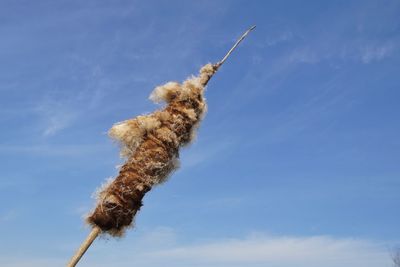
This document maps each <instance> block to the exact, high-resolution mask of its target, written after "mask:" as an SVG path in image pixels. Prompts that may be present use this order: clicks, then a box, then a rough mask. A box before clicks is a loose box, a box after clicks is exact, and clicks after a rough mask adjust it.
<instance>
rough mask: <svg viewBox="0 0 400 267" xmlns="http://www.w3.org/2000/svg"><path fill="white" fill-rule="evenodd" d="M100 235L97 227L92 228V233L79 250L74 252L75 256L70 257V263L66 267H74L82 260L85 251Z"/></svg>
mask: <svg viewBox="0 0 400 267" xmlns="http://www.w3.org/2000/svg"><path fill="white" fill-rule="evenodd" d="M100 233H101V229H100V228H99V227H96V226H95V227H93V229H92V231H91V232H90V233H89V235H88V236H87V238H86V240H85V241H83V243H82V244H81V246H80V247H79V249H78V250H77V251H76V253H75V255H74V256H72V258H71V260H70V262H69V263H68V265H67V267H75V265H76V264H77V263H78V262H79V260H80V259H81V258H82V256H83V254H85V252H86V250H87V249H88V248H89V247H90V245H91V244H92V243H93V241H94V240H95V239H96V237H97V236H98V235H99V234H100Z"/></svg>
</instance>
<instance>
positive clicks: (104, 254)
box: [0, 227, 391, 267]
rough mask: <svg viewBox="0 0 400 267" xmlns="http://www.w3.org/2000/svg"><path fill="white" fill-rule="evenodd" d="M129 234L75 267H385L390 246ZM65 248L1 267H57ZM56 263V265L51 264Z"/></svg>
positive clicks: (167, 231) (100, 246)
mask: <svg viewBox="0 0 400 267" xmlns="http://www.w3.org/2000/svg"><path fill="white" fill-rule="evenodd" d="M136 231H139V233H136V234H135V233H131V234H128V236H127V237H126V238H124V239H122V240H119V241H117V242H115V241H113V240H106V241H104V240H102V239H99V240H97V241H96V242H95V243H94V244H93V246H92V247H91V248H90V249H89V251H88V253H87V254H86V255H85V257H84V258H83V259H82V261H81V262H80V263H79V266H80V267H84V266H97V267H102V266H104V267H105V266H118V267H127V266H142V267H158V266H159V267H161V266H174V267H187V266H198V267H200V266H202V267H203V266H207V267H225V266H234V267H239V266H240V267H242V266H246V267H260V266H268V267H293V266H296V267H321V266H323V267H347V266H349V267H350V266H351V267H389V266H391V258H390V251H389V250H388V249H387V248H388V246H387V245H385V244H383V243H377V242H373V241H369V240H362V239H354V238H336V237H330V236H305V237H296V236H268V235H264V234H262V233H253V234H252V235H249V236H247V237H245V238H234V239H217V240H215V239H214V240H207V241H204V240H205V239H204V237H198V240H202V241H201V242H200V243H196V244H189V245H188V244H183V243H182V242H179V240H180V238H179V236H178V235H177V234H176V231H175V230H174V229H172V228H169V227H156V228H155V229H153V230H150V231H145V232H140V230H138V229H136ZM69 250H71V248H69V249H66V248H65V246H64V247H63V249H62V251H63V256H62V258H59V259H54V258H51V257H49V258H48V259H46V258H42V259H39V258H33V259H32V260H29V259H27V258H18V257H16V258H15V259H14V260H11V259H7V260H6V259H4V258H3V259H2V260H0V265H1V266H6V267H11V266H13V267H23V266H31V267H32V266H33V267H35V266H42V267H46V266H61V265H62V264H63V263H65V262H66V261H67V260H68V258H69V257H70V256H71V255H70V254H71V253H72V252H71V251H69ZM54 263H57V264H54Z"/></svg>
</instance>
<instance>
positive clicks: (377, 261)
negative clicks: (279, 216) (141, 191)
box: [150, 236, 389, 267]
mask: <svg viewBox="0 0 400 267" xmlns="http://www.w3.org/2000/svg"><path fill="white" fill-rule="evenodd" d="M150 255H152V257H155V258H159V259H162V260H164V261H171V262H181V264H182V265H183V263H186V264H188V265H192V264H195V265H196V264H197V265H198V264H199V263H201V264H205V265H207V266H226V265H230V266H244V265H245V266H282V267H283V266H294V265H295V266H307V267H313V266H315V267H317V266H318V267H319V266H325V267H336V266H337V267H339V266H353V267H356V266H360V267H361V266H362V267H367V266H368V267H369V266H370V267H373V266H376V267H378V266H379V267H383V266H388V264H389V260H388V253H387V251H386V250H385V248H383V247H381V246H380V245H379V244H375V243H373V242H370V241H364V240H357V239H345V238H333V237H328V236H312V237H286V236H283V237H268V236H264V237H259V236H250V237H248V238H244V239H231V240H221V241H213V242H210V243H207V244H200V245H194V246H182V247H176V248H172V249H166V250H162V251H157V252H154V253H151V254H150Z"/></svg>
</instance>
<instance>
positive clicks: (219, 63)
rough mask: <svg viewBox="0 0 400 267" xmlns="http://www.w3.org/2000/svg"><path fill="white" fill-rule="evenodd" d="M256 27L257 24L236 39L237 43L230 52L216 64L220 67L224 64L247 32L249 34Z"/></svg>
mask: <svg viewBox="0 0 400 267" xmlns="http://www.w3.org/2000/svg"><path fill="white" fill-rule="evenodd" d="M255 27H256V25H254V26H252V27H250V28H249V29H248V30H247V31H246V32H245V33H243V34H242V36H241V37H240V38H239V39H238V40H237V41H236V43H235V44H234V45H233V46H232V48H231V49H230V50H229V51H228V53H226V55H225V56H224V58H223V59H221V61H219V62H218V63H217V64H215V65H216V66H217V67H218V68H219V67H220V66H221V65H222V64H224V62H225V61H226V59H227V58H228V57H229V56H230V55H231V54H232V52H233V50H235V49H236V47H237V46H238V45H239V44H240V42H241V41H243V39H244V38H245V37H246V36H247V34H249V32H251V31H252V30H254V28H255Z"/></svg>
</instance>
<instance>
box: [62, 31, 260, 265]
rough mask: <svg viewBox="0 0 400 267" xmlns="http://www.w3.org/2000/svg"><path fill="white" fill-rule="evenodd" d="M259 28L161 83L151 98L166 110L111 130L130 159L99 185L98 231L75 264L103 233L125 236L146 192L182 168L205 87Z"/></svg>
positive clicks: (92, 219) (94, 217)
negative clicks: (216, 57) (179, 77)
mask: <svg viewBox="0 0 400 267" xmlns="http://www.w3.org/2000/svg"><path fill="white" fill-rule="evenodd" d="M254 28H255V26H253V27H251V28H250V29H249V30H247V31H246V32H245V33H244V34H243V35H242V36H241V38H240V39H239V40H238V41H237V42H236V43H235V45H234V46H233V47H232V48H231V49H230V50H229V52H228V53H227V54H226V56H225V57H224V58H223V59H222V60H221V61H219V62H218V63H216V64H210V63H209V64H207V65H205V66H203V67H202V68H201V69H200V73H199V75H198V76H195V77H191V78H189V79H187V80H186V81H184V82H183V83H181V84H180V83H177V82H168V83H166V84H164V85H162V86H159V87H156V88H155V89H154V91H153V93H152V94H151V95H150V99H151V100H153V101H155V102H162V101H163V102H165V103H166V106H165V108H164V109H162V110H158V111H155V112H154V113H151V114H149V115H143V116H138V117H136V118H133V119H130V120H126V121H123V122H120V123H117V124H115V125H114V126H113V127H112V128H111V129H110V131H109V135H110V136H111V137H112V138H113V139H115V140H117V141H118V142H119V143H120V145H121V156H123V157H125V158H126V159H127V160H126V162H125V164H124V165H123V166H122V167H121V168H120V170H119V174H118V176H117V177H116V178H115V179H114V180H111V181H110V182H109V183H108V184H106V185H105V186H103V188H102V189H101V190H99V193H98V194H97V201H98V202H97V206H96V208H95V209H94V211H93V212H91V213H90V215H89V216H88V217H87V222H88V223H89V224H90V225H91V226H92V227H93V230H92V232H91V233H90V234H89V236H88V238H87V240H86V241H85V242H84V243H83V244H82V246H81V247H80V248H79V250H78V252H77V253H76V254H75V256H74V257H73V258H72V260H71V262H70V263H69V265H68V266H75V265H76V263H77V262H78V261H79V259H80V258H81V257H82V255H83V254H84V253H85V251H86V250H87V248H88V247H89V246H90V244H91V243H92V242H93V240H94V239H95V238H96V237H97V235H98V234H100V233H108V234H110V235H112V236H122V235H123V233H124V231H125V230H126V229H127V228H128V227H129V226H131V225H132V221H133V219H134V216H135V215H136V213H137V212H138V211H139V209H140V207H141V206H142V199H143V197H144V195H145V194H146V193H147V192H148V191H150V190H151V188H152V187H153V186H155V185H158V184H160V183H162V182H164V181H165V180H166V179H167V178H168V176H169V175H170V174H171V173H172V172H173V171H174V170H175V169H176V168H177V167H178V159H179V149H180V148H181V147H183V146H185V145H187V144H188V143H190V141H191V140H193V137H194V135H195V132H196V129H197V127H198V125H199V123H200V121H201V120H202V118H203V116H204V114H205V112H206V109H207V105H206V102H205V98H204V90H205V87H206V85H207V83H208V81H209V80H210V79H211V77H212V76H213V75H214V74H215V72H216V71H217V70H218V69H219V67H220V66H221V65H222V64H223V63H224V62H225V60H226V59H227V58H228V56H229V55H230V54H231V53H232V51H233V50H234V49H235V48H236V47H237V45H238V44H239V43H240V42H241V41H242V40H243V39H244V38H245V36H246V35H247V34H248V33H249V32H250V31H251V30H253V29H254Z"/></svg>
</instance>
